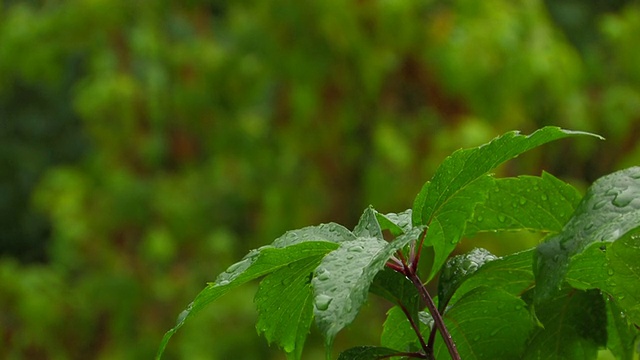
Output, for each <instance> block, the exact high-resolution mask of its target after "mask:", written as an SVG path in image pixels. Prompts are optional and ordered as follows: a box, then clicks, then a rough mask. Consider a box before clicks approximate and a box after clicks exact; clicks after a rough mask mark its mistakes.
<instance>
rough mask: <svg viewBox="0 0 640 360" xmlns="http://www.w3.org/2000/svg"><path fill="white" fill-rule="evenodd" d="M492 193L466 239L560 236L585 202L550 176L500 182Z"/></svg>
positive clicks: (479, 210) (520, 177) (474, 218)
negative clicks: (514, 233) (506, 233)
mask: <svg viewBox="0 0 640 360" xmlns="http://www.w3.org/2000/svg"><path fill="white" fill-rule="evenodd" d="M492 190H493V191H490V192H489V197H488V198H487V200H486V201H485V202H484V203H483V204H480V205H478V206H477V207H476V209H475V213H474V216H473V219H472V220H471V221H470V222H469V223H468V224H467V229H466V230H467V231H466V235H468V236H470V235H473V234H475V233H477V232H480V231H502V230H530V231H540V232H546V233H557V232H560V231H562V227H563V226H564V225H565V224H566V223H567V221H568V220H569V218H570V217H571V215H572V214H573V212H574V210H575V208H576V206H577V205H578V203H579V202H580V199H581V195H580V194H579V193H578V191H577V190H576V189H575V188H574V187H573V186H571V185H569V184H567V183H565V182H563V181H561V180H558V179H557V178H555V177H553V176H552V175H550V174H548V173H546V172H543V173H542V176H541V177H535V176H519V177H517V178H505V179H496V180H495V184H494V188H493V189H492Z"/></svg>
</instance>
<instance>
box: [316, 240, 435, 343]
mask: <svg viewBox="0 0 640 360" xmlns="http://www.w3.org/2000/svg"><path fill="white" fill-rule="evenodd" d="M421 233H422V230H421V229H419V228H414V229H412V231H411V232H409V233H407V234H404V235H401V236H399V237H398V238H397V239H395V240H394V241H393V242H391V243H387V242H386V241H382V240H379V239H376V238H358V239H356V240H352V241H347V242H343V243H341V244H340V247H339V248H338V249H337V250H335V251H333V252H331V253H330V254H329V255H327V256H326V257H325V258H324V259H323V260H322V263H321V264H320V266H318V269H317V270H316V275H315V276H314V278H313V288H314V291H315V308H314V313H315V316H316V323H317V324H318V327H319V328H320V331H321V332H322V333H323V334H324V336H325V340H326V344H327V349H328V350H330V349H331V344H332V343H333V339H334V338H335V336H336V334H337V333H338V332H339V331H340V330H341V329H342V328H344V327H345V326H346V325H348V324H350V323H351V322H352V321H353V319H355V317H356V315H357V313H358V311H359V310H360V307H361V306H362V304H363V303H364V302H365V301H366V299H367V294H368V291H369V287H370V285H371V283H372V282H373V280H374V278H375V276H376V275H377V274H378V272H379V271H380V270H382V269H383V268H384V266H385V264H386V262H387V260H388V259H389V258H390V257H391V256H392V255H393V254H394V253H395V252H396V251H398V250H399V249H401V248H402V247H404V246H405V245H407V244H408V243H409V242H411V241H415V239H416V238H417V237H418V236H419V235H420V234H421Z"/></svg>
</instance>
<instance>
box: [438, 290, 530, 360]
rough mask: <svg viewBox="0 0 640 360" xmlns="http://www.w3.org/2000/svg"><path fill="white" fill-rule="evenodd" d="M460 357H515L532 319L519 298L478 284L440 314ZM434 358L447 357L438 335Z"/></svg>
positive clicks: (522, 346) (520, 348)
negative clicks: (477, 286)
mask: <svg viewBox="0 0 640 360" xmlns="http://www.w3.org/2000/svg"><path fill="white" fill-rule="evenodd" d="M443 318H444V321H445V324H446V325H447V329H449V333H450V334H451V337H452V338H453V341H454V342H455V344H456V347H457V349H458V353H459V354H460V357H461V358H462V359H465V360H468V359H519V358H520V355H521V354H522V350H523V349H524V344H525V342H526V339H527V336H528V335H529V333H530V332H531V329H532V327H533V322H532V320H531V316H530V315H529V312H528V311H527V309H526V304H525V303H524V301H522V300H521V299H520V298H518V297H516V296H513V295H511V294H509V293H507V292H506V291H503V290H499V289H493V288H489V287H479V288H476V289H474V290H472V291H470V292H468V293H466V294H465V295H464V296H463V297H462V298H461V299H460V300H458V301H457V302H456V303H455V304H453V305H452V306H451V307H450V308H449V309H448V310H447V311H446V312H445V313H444V315H443ZM434 354H435V357H436V359H450V356H449V353H448V351H447V348H446V346H445V344H444V341H443V340H442V337H441V336H437V337H436V342H435V344H434Z"/></svg>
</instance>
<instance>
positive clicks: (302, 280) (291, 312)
mask: <svg viewBox="0 0 640 360" xmlns="http://www.w3.org/2000/svg"><path fill="white" fill-rule="evenodd" d="M323 257H324V254H322V255H320V256H317V257H309V258H306V259H303V260H299V261H296V262H294V263H291V264H289V265H287V266H286V267H283V268H281V269H279V270H277V271H276V272H274V273H272V274H270V275H268V276H267V277H265V278H264V279H263V280H262V281H261V282H260V287H259V289H258V292H257V293H256V297H255V303H256V306H257V308H258V313H259V316H258V322H257V324H256V329H257V330H258V332H262V333H264V335H265V337H266V338H267V341H269V343H271V342H276V343H277V344H278V345H279V346H280V347H282V348H283V349H284V351H286V352H287V353H289V354H290V357H291V358H293V359H300V358H301V356H302V349H303V346H304V342H305V339H306V338H307V334H308V333H309V328H310V327H311V322H312V320H313V289H312V288H311V276H310V275H311V274H312V273H313V271H314V270H315V268H316V267H317V266H318V264H320V261H321V260H322V258H323Z"/></svg>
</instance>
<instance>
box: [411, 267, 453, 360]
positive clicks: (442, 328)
mask: <svg viewBox="0 0 640 360" xmlns="http://www.w3.org/2000/svg"><path fill="white" fill-rule="evenodd" d="M406 275H407V277H408V278H409V280H411V282H412V283H413V285H414V286H415V287H416V289H418V292H419V293H420V296H421V297H422V300H423V301H424V302H425V304H426V305H427V308H428V309H429V312H430V313H431V316H432V317H433V322H434V325H435V327H436V328H437V329H438V331H439V332H440V335H442V338H443V339H444V343H445V345H446V346H447V349H448V350H449V355H451V358H452V359H453V360H461V358H460V354H458V350H457V349H456V344H455V343H454V342H453V339H452V338H451V334H449V331H448V330H447V327H446V325H445V324H444V320H443V319H442V316H441V315H440V313H439V312H438V309H437V308H436V304H435V303H434V302H433V299H432V298H431V295H429V292H428V291H427V288H425V287H424V284H422V281H421V280H420V278H419V277H418V275H417V274H416V272H415V271H411V272H410V273H409V274H406Z"/></svg>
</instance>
